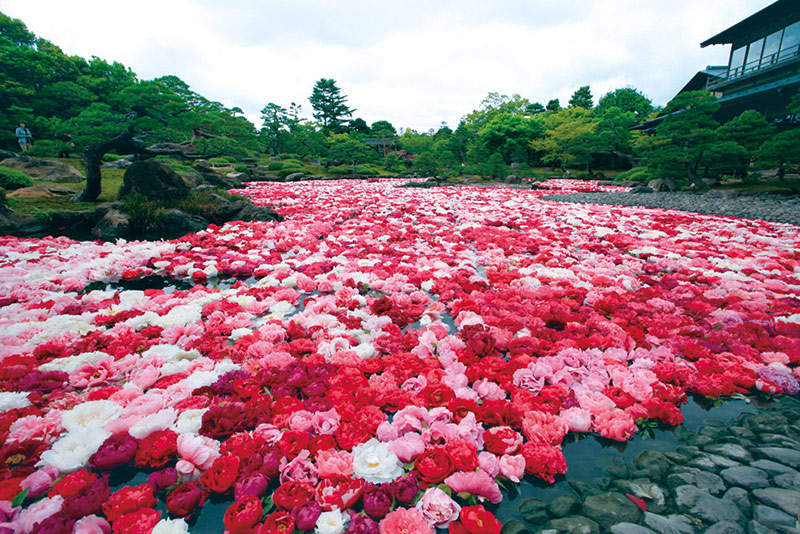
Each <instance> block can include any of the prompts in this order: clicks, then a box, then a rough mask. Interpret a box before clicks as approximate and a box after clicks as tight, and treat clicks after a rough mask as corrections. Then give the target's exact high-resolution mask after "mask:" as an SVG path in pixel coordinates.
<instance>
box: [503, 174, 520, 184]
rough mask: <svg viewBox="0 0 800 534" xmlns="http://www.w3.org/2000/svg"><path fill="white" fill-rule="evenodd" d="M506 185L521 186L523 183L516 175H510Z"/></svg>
mask: <svg viewBox="0 0 800 534" xmlns="http://www.w3.org/2000/svg"><path fill="white" fill-rule="evenodd" d="M505 183H506V184H509V185H513V184H519V183H522V180H521V179H520V177H519V176H517V175H516V174H509V175H508V176H506V180H505Z"/></svg>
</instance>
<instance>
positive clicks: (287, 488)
mask: <svg viewBox="0 0 800 534" xmlns="http://www.w3.org/2000/svg"><path fill="white" fill-rule="evenodd" d="M314 497H315V492H314V487H313V486H312V485H311V484H309V483H308V482H287V483H285V484H281V485H280V486H278V489H276V490H275V493H273V494H272V502H274V503H275V506H277V507H278V509H279V510H284V511H289V510H292V509H293V508H296V507H297V506H303V505H305V504H309V503H311V502H314Z"/></svg>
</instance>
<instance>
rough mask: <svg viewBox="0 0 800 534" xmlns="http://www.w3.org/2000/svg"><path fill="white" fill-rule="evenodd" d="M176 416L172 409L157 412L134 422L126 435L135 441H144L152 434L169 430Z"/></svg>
mask: <svg viewBox="0 0 800 534" xmlns="http://www.w3.org/2000/svg"><path fill="white" fill-rule="evenodd" d="M177 416H178V414H177V412H176V411H175V410H174V409H173V408H166V409H164V410H159V411H158V412H156V413H152V414H150V415H146V416H144V417H142V418H141V419H139V420H138V421H136V423H134V424H133V426H131V427H130V429H128V434H130V435H131V436H133V437H134V438H136V439H144V438H146V437H147V436H149V435H150V434H152V433H153V432H156V431H158V430H166V429H168V428H170V427H171V426H172V424H173V423H174V422H175V418H176V417H177Z"/></svg>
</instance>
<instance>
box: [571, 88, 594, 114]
mask: <svg viewBox="0 0 800 534" xmlns="http://www.w3.org/2000/svg"><path fill="white" fill-rule="evenodd" d="M592 106H594V102H593V97H592V91H591V89H589V86H588V85H584V86H582V87H579V88H578V89H577V90H576V91H575V92H574V93H572V96H571V97H570V99H569V107H571V108H583V109H592Z"/></svg>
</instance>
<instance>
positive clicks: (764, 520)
mask: <svg viewBox="0 0 800 534" xmlns="http://www.w3.org/2000/svg"><path fill="white" fill-rule="evenodd" d="M753 519H754V520H756V521H758V522H759V523H761V524H762V525H764V526H765V527H769V528H775V527H777V526H779V525H783V526H787V527H791V526H794V525H795V524H796V522H797V519H796V518H794V517H792V516H790V515H789V514H787V513H786V512H783V511H781V510H777V509H775V508H771V507H769V506H764V505H761V504H757V505H755V506H754V507H753Z"/></svg>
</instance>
